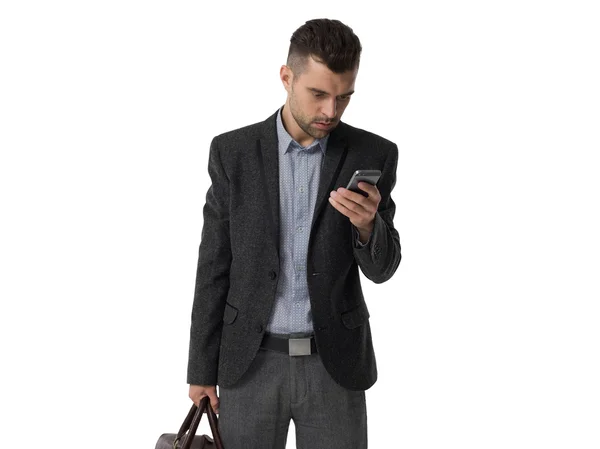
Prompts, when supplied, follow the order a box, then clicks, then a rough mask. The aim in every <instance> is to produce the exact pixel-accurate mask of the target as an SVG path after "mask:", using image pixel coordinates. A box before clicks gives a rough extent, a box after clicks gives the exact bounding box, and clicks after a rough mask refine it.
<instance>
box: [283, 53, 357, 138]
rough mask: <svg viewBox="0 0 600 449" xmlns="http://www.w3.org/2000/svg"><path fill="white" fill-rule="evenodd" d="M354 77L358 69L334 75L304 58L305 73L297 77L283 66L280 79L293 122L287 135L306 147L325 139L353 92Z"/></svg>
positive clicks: (323, 66) (316, 63) (317, 63)
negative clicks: (285, 91) (315, 141)
mask: <svg viewBox="0 0 600 449" xmlns="http://www.w3.org/2000/svg"><path fill="white" fill-rule="evenodd" d="M286 69H287V70H286ZM357 74H358V68H356V69H354V70H351V71H348V72H344V73H334V72H332V71H331V70H329V69H328V68H327V66H326V65H325V64H322V63H320V62H316V61H315V60H314V59H312V58H308V60H307V62H306V68H305V70H304V71H303V72H302V73H301V74H300V75H299V76H297V77H294V75H293V73H292V72H291V70H290V69H289V68H288V67H287V66H284V67H282V72H281V75H282V76H281V79H282V81H283V83H284V86H285V88H286V90H287V92H288V102H287V103H288V105H289V112H290V113H291V115H292V117H293V119H294V122H295V123H291V126H292V128H293V129H292V130H288V132H290V134H292V137H294V138H295V139H296V140H297V141H298V143H300V144H301V145H307V144H309V143H311V142H312V141H313V140H314V139H320V138H322V137H325V136H326V135H327V134H329V133H330V132H331V131H332V130H333V129H334V128H335V127H336V126H337V125H338V123H339V122H340V119H341V118H342V114H343V113H344V110H345V109H346V107H347V106H348V103H349V102H350V96H351V95H352V93H353V92H354V82H355V80H356V75H357ZM291 131H295V133H296V134H297V135H296V136H294V133H293V132H291ZM298 139H300V140H298ZM301 140H302V141H303V142H301Z"/></svg>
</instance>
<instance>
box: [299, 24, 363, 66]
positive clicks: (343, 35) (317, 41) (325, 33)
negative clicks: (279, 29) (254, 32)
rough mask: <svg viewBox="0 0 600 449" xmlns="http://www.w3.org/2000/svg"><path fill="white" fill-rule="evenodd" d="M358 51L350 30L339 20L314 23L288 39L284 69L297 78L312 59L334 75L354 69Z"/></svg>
mask: <svg viewBox="0 0 600 449" xmlns="http://www.w3.org/2000/svg"><path fill="white" fill-rule="evenodd" d="M361 51H362V47H361V45H360V40H359V39H358V36H357V35H356V34H354V32H353V31H352V28H350V27H349V26H347V25H344V24H343V23H342V22H340V21H339V20H329V19H314V20H309V21H308V22H306V23H305V24H304V25H302V26H301V27H300V28H298V29H297V30H296V31H295V32H294V34H292V38H291V39H290V50H289V52H288V59H287V65H288V66H289V67H290V68H291V69H292V72H293V73H294V75H295V76H298V75H300V74H301V73H302V72H303V71H304V69H305V67H306V61H307V60H308V58H309V57H312V58H313V59H315V60H316V61H318V62H320V63H323V64H325V65H326V66H327V68H328V69H329V70H331V71H332V72H334V73H343V72H346V71H348V70H353V69H354V68H356V67H358V65H359V62H360V52H361Z"/></svg>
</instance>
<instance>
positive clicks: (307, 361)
mask: <svg viewBox="0 0 600 449" xmlns="http://www.w3.org/2000/svg"><path fill="white" fill-rule="evenodd" d="M218 393H219V403H220V406H219V430H220V433H221V437H222V439H223V445H224V447H225V449H284V448H285V443H286V440H287V434H288V428H289V424H290V419H293V420H294V426H295V429H296V448H297V449H367V410H366V401H365V392H364V391H351V390H347V389H345V388H344V387H342V386H340V385H339V384H337V383H336V382H335V381H334V380H333V379H332V378H331V376H330V375H329V373H328V372H327V371H326V370H325V367H324V366H323V363H322V362H321V359H320V357H319V355H318V354H311V355H305V356H289V355H288V354H284V353H281V352H275V351H270V350H265V349H263V348H261V349H260V350H259V351H258V354H257V355H256V358H255V359H254V361H253V362H252V365H251V366H250V368H249V369H248V371H247V372H246V373H245V374H244V375H243V376H242V378H241V379H240V380H239V381H238V382H237V383H236V384H235V385H234V386H233V387H229V388H223V387H219V391H218Z"/></svg>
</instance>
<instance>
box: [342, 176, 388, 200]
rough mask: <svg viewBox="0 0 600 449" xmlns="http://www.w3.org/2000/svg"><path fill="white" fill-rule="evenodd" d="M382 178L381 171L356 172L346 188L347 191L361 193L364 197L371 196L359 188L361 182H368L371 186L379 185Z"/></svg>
mask: <svg viewBox="0 0 600 449" xmlns="http://www.w3.org/2000/svg"><path fill="white" fill-rule="evenodd" d="M380 177H381V170H356V171H355V172H354V174H353V175H352V178H351V179H350V182H349V183H348V185H347V186H346V189H348V190H352V191H353V192H356V193H360V194H361V195H362V196H369V195H368V194H367V192H365V191H364V190H361V189H360V188H359V187H358V183H359V182H360V181H364V182H368V183H369V184H371V185H373V186H374V185H377V182H378V181H379V178H380Z"/></svg>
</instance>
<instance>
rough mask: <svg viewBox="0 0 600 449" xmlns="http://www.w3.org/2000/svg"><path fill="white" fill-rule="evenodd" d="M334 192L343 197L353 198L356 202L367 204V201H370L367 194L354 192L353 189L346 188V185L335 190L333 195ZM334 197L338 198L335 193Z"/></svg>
mask: <svg viewBox="0 0 600 449" xmlns="http://www.w3.org/2000/svg"><path fill="white" fill-rule="evenodd" d="M361 190H362V189H361ZM333 194H337V195H341V196H342V198H345V199H348V200H351V201H353V202H354V203H358V204H360V205H363V204H365V203H367V202H368V201H369V199H368V198H367V197H366V196H364V195H361V194H360V193H358V192H353V191H352V190H348V189H345V188H344V187H339V188H338V189H337V190H334V191H333V192H332V195H333ZM333 197H334V198H335V199H336V200H338V199H337V198H336V196H335V195H333ZM338 201H340V202H342V200H338ZM344 204H345V203H344Z"/></svg>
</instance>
